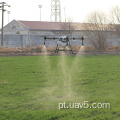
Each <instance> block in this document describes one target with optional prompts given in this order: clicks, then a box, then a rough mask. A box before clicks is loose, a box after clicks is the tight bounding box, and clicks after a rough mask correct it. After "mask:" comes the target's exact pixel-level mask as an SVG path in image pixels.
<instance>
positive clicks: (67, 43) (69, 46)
mask: <svg viewBox="0 0 120 120" xmlns="http://www.w3.org/2000/svg"><path fill="white" fill-rule="evenodd" d="M47 39H49V40H56V39H58V40H60V39H61V38H60V37H44V45H45V41H47ZM64 39H65V40H66V41H65V42H66V46H67V47H68V48H69V49H60V47H59V46H58V44H57V46H56V49H55V53H58V52H59V51H70V53H71V54H73V50H72V47H71V44H70V39H71V40H78V39H79V40H82V46H84V43H83V40H84V37H81V38H75V37H72V38H71V37H70V38H69V37H67V36H66V37H65V38H64ZM60 41H62V39H61V40H60Z"/></svg>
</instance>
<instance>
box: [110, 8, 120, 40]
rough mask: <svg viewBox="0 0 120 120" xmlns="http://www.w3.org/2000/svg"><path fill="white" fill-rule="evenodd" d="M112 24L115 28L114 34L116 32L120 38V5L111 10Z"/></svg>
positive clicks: (111, 26) (112, 27)
mask: <svg viewBox="0 0 120 120" xmlns="http://www.w3.org/2000/svg"><path fill="white" fill-rule="evenodd" d="M110 17H111V24H110V28H111V29H112V30H113V32H114V34H116V35H117V36H118V37H119V38H120V7H118V6H115V7H113V8H112V10H111V15H110Z"/></svg>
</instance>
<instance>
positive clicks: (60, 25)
mask: <svg viewBox="0 0 120 120" xmlns="http://www.w3.org/2000/svg"><path fill="white" fill-rule="evenodd" d="M71 26H72V27H71V28H65V27H66V26H65V25H64V22H43V21H22V20H13V21H11V22H10V23H8V24H7V25H6V26H5V27H4V34H29V35H43V36H45V35H55V34H58V35H61V34H65V31H69V30H71V31H73V34H76V35H77V34H80V32H81V31H83V28H82V23H71ZM73 26H74V28H73Z"/></svg>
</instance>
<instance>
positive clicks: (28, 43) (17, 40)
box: [0, 35, 120, 48]
mask: <svg viewBox="0 0 120 120" xmlns="http://www.w3.org/2000/svg"><path fill="white" fill-rule="evenodd" d="M52 37H53V36H52ZM107 41H108V43H109V45H110V46H113V45H120V38H118V37H117V36H115V35H109V36H108V37H107ZM43 43H44V37H43V36H41V35H4V37H3V46H4V47H10V48H16V47H20V46H21V47H32V46H39V45H43ZM70 43H71V44H74V45H81V41H80V40H74V41H73V40H71V41H70ZM46 45H47V47H52V46H56V45H57V40H47V41H46ZM84 45H85V46H91V44H90V42H89V39H88V38H87V37H86V38H85V39H84ZM0 46H1V36H0Z"/></svg>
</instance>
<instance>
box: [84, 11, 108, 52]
mask: <svg viewBox="0 0 120 120" xmlns="http://www.w3.org/2000/svg"><path fill="white" fill-rule="evenodd" d="M85 22H86V23H85V24H83V27H84V29H85V30H87V31H88V32H87V36H88V39H89V41H90V43H91V44H92V45H93V46H94V47H95V48H96V49H97V50H105V49H106V46H107V40H106V35H107V32H106V31H107V30H108V25H107V22H108V20H107V17H106V15H105V14H104V13H103V12H100V11H94V12H91V13H90V14H88V16H87V19H86V21H85Z"/></svg>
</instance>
